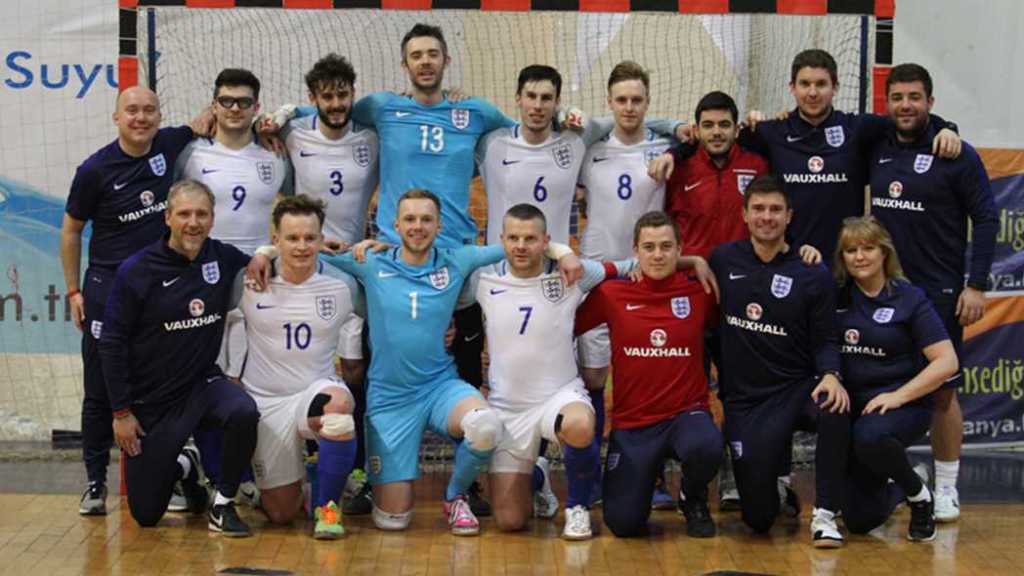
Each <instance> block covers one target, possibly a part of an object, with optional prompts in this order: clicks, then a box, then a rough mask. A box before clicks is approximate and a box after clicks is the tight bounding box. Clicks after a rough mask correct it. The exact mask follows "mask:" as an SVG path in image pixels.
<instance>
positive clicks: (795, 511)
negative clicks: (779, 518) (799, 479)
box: [778, 482, 801, 518]
mask: <svg viewBox="0 0 1024 576" xmlns="http://www.w3.org/2000/svg"><path fill="white" fill-rule="evenodd" d="M778 488H779V511H780V512H782V515H783V516H786V517H787V518H799V517H800V508H801V506H800V496H798V495H797V493H796V490H793V487H792V486H790V485H789V484H786V483H785V482H779V483H778Z"/></svg>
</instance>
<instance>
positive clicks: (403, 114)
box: [395, 112, 412, 118]
mask: <svg viewBox="0 0 1024 576" xmlns="http://www.w3.org/2000/svg"><path fill="white" fill-rule="evenodd" d="M410 114H412V112H395V116H396V117H398V118H405V117H406V116H408V115H410Z"/></svg>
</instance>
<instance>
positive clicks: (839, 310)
mask: <svg viewBox="0 0 1024 576" xmlns="http://www.w3.org/2000/svg"><path fill="white" fill-rule="evenodd" d="M847 310H848V308H836V314H842V313H843V312H846V311H847Z"/></svg>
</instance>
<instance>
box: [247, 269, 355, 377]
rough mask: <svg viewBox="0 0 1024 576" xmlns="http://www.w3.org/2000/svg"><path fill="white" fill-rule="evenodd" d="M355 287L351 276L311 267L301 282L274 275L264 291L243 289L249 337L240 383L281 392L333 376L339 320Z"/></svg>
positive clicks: (349, 312) (347, 312) (348, 314)
mask: <svg viewBox="0 0 1024 576" xmlns="http://www.w3.org/2000/svg"><path fill="white" fill-rule="evenodd" d="M358 289H359V288H358V286H357V284H356V281H355V280H354V279H353V278H352V277H351V276H347V275H346V276H345V280H342V279H340V276H339V277H338V278H332V277H328V276H325V275H323V274H319V273H317V274H313V276H311V277H310V278H309V279H308V280H306V281H305V282H303V283H302V284H291V283H289V282H287V281H286V280H284V279H283V278H281V277H280V276H275V277H274V278H272V279H271V280H270V283H269V284H268V286H267V289H266V291H264V292H254V291H252V290H246V291H245V292H244V293H243V294H242V300H241V302H240V304H239V309H240V310H241V311H242V314H244V315H245V331H246V337H247V338H248V343H249V356H248V358H247V359H246V364H245V371H244V372H243V373H242V383H243V384H244V385H245V389H246V390H247V391H248V392H249V393H250V394H252V395H253V396H264V397H278V396H287V395H291V394H297V393H299V392H302V391H303V390H305V389H306V387H307V386H309V384H311V383H312V382H313V381H315V380H317V379H319V378H327V377H331V376H335V369H334V355H335V353H336V352H341V351H343V345H344V342H345V336H346V332H345V330H344V329H343V326H344V324H345V322H346V321H348V320H349V319H350V318H352V317H353V315H354V304H353V302H354V300H355V299H356V298H357V295H356V291H357V290H358Z"/></svg>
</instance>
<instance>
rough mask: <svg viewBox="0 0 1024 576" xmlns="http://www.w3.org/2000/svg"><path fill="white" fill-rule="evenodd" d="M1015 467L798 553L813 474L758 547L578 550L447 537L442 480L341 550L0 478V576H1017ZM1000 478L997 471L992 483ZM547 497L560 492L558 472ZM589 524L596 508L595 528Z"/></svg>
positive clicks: (712, 544)
mask: <svg viewBox="0 0 1024 576" xmlns="http://www.w3.org/2000/svg"><path fill="white" fill-rule="evenodd" d="M1020 464H1021V463H1020V462H1019V461H1017V462H1015V464H1014V467H1012V468H1011V472H1009V474H1010V475H1011V476H1013V477H1012V478H1010V479H1009V481H1007V482H1002V483H1003V484H1004V488H1007V489H1008V490H1009V492H1007V490H1003V492H1002V495H1001V496H998V498H999V499H1002V501H999V502H994V501H993V502H987V503H983V502H975V503H965V505H964V508H963V515H962V517H961V520H960V522H959V523H956V524H949V525H940V527H939V532H938V537H937V538H936V540H935V541H934V542H931V543H923V544H921V543H918V544H912V543H910V542H908V541H907V540H906V539H905V537H904V534H905V531H906V524H907V521H908V512H907V510H906V508H905V507H904V508H902V509H901V510H899V511H898V512H897V514H896V515H895V517H894V518H893V519H892V520H890V522H889V523H888V524H887V525H886V526H884V527H883V528H881V529H879V530H876V531H875V532H874V533H872V534H871V535H869V536H861V537H856V536H854V537H850V538H849V539H848V542H847V545H846V547H845V548H843V549H841V550H838V551H823V550H815V549H814V548H812V547H811V546H810V544H809V536H808V521H809V520H808V516H809V506H808V504H807V503H808V502H810V501H811V494H810V483H811V477H810V475H809V474H808V473H806V472H798V474H797V477H796V487H797V489H798V491H799V492H800V493H801V497H802V499H803V502H804V513H803V516H802V517H801V518H800V521H799V523H797V522H796V521H795V520H789V519H780V521H779V523H778V525H777V526H776V527H775V528H774V529H773V530H772V532H771V535H770V536H768V537H755V536H753V535H751V534H750V533H749V531H748V530H747V529H746V528H745V527H744V526H743V525H742V522H741V521H740V519H739V515H738V514H737V513H718V512H717V511H714V505H713V511H714V515H715V519H716V521H717V523H718V526H719V532H720V534H719V536H718V537H717V538H713V539H709V540H694V539H691V538H688V537H687V536H686V533H685V526H684V525H683V523H682V521H681V520H680V518H679V516H677V514H676V513H675V512H674V511H672V512H655V513H653V514H652V518H651V526H652V534H651V535H650V536H649V537H647V538H642V539H631V540H623V539H617V538H615V537H614V536H612V535H611V534H610V533H609V532H608V531H607V530H606V529H605V530H602V531H601V532H600V533H599V534H597V535H596V536H595V538H594V539H593V540H591V541H589V542H578V543H577V542H566V541H563V540H562V539H561V538H559V534H560V530H561V523H562V518H561V514H559V516H558V517H557V518H556V519H555V521H553V522H552V521H533V522H532V524H531V526H530V528H529V529H528V530H527V531H525V532H521V533H516V534H502V533H500V532H498V531H497V530H496V529H495V528H494V525H493V522H492V521H490V520H486V519H485V520H484V521H483V529H484V532H483V534H482V536H481V537H479V538H459V537H455V536H452V535H451V534H450V533H449V532H448V531H447V529H446V526H445V522H444V519H443V518H442V516H441V512H440V504H439V500H438V495H439V494H440V493H441V492H442V488H443V486H444V483H445V481H446V478H447V476H446V474H444V473H433V474H427V475H425V476H424V477H423V479H422V480H421V481H420V482H418V483H417V488H416V490H417V499H416V513H415V515H414V520H413V525H412V527H411V529H410V530H409V531H407V532H405V533H384V532H381V531H379V530H376V529H375V528H373V526H372V522H371V521H370V518H369V517H367V516H362V517H348V518H346V519H345V526H346V529H347V530H348V533H349V535H348V537H347V538H346V539H344V540H341V541H337V542H318V541H314V540H313V539H312V538H310V537H309V536H308V533H309V530H310V527H309V525H307V524H303V523H300V524H297V525H296V526H292V527H270V526H266V525H265V522H264V520H263V517H262V516H261V514H260V513H259V512H258V511H254V510H252V509H248V508H242V513H243V515H244V516H245V517H246V518H247V519H248V520H249V522H250V524H251V525H252V526H253V528H254V529H255V532H256V535H255V536H254V537H252V538H247V539H241V540H232V539H228V538H223V537H220V536H217V535H214V534H211V533H209V532H208V531H207V529H206V521H205V518H201V517H189V516H184V515H179V514H168V515H167V516H166V517H165V518H164V519H163V520H162V521H161V522H160V524H159V526H158V527H156V528H150V529H141V528H139V527H138V525H136V524H135V522H134V521H133V520H132V519H131V517H130V516H129V514H128V511H127V505H126V504H125V502H124V501H123V500H118V499H117V498H111V499H109V500H108V507H109V511H110V513H109V514H108V515H107V516H106V517H99V518H82V517H80V516H79V515H78V513H77V508H78V506H77V503H78V495H77V494H33V493H31V492H30V491H29V492H25V493H12V492H13V491H14V490H15V488H11V489H8V488H7V486H8V480H9V479H10V473H9V469H8V468H6V467H4V468H0V478H4V481H3V484H2V486H3V487H0V574H10V575H29V574H40V575H51V574H52V575H57V574H86V575H93V574H97V575H98V574H125V575H127V574H131V575H136V574H217V573H227V574H367V575H372V576H385V575H391V574H410V575H411V574H425V575H429V574H483V575H492V574H494V575H500V574H507V575H512V574H552V575H553V574H593V575H602V574H608V575H615V576H641V575H643V576H646V575H655V574H705V573H711V572H716V571H725V572H728V571H735V572H748V573H759V574H823V575H829V574H856V575H872V574H878V575H883V574H898V575H900V576H909V575H912V574H963V575H977V576H982V575H984V576H989V575H995V574H1007V575H1010V574H1022V573H1024V544H1022V535H1024V502H1022V500H1024V496H1022V495H1021V494H1020V492H1019V488H1017V487H1019V486H1020V478H1018V477H1017V476H1019V475H1020V468H1021V466H1020ZM69 466H71V467H75V466H77V467H79V468H80V466H81V465H80V464H75V463H69ZM72 469H73V468H72ZM69 470H71V469H69ZM46 474H53V471H52V469H47V472H46ZM74 474H75V475H77V474H78V472H74ZM985 474H986V475H988V474H990V473H989V472H986V473H985ZM1006 474H1007V472H1005V471H1004V472H1002V473H1000V472H999V471H998V470H997V471H996V472H995V476H997V477H1001V478H1002V479H1003V480H1006V478H1007V477H1006ZM977 480H983V479H981V478H978V479H977ZM995 483H997V484H998V483H1000V480H997V481H996V482H995ZM77 485H81V484H77ZM114 485H115V486H116V484H114ZM555 487H556V491H557V492H558V493H559V494H560V496H562V495H564V485H563V482H562V479H561V475H560V474H556V476H555ZM962 487H963V486H962ZM21 488H25V487H24V486H22V487H21ZM28 489H29V490H30V489H31V486H29V487H28ZM1015 490H1016V492H1015ZM1007 494H1009V496H1007ZM1014 494H1016V497H1014ZM600 517H601V511H600V508H598V509H596V510H595V511H594V520H595V527H597V528H598V529H600V528H601V522H600Z"/></svg>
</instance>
